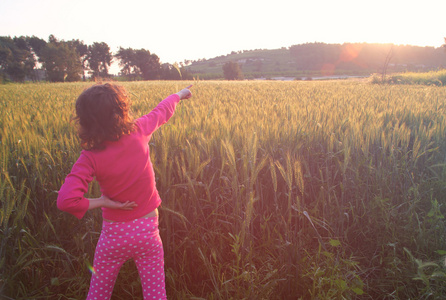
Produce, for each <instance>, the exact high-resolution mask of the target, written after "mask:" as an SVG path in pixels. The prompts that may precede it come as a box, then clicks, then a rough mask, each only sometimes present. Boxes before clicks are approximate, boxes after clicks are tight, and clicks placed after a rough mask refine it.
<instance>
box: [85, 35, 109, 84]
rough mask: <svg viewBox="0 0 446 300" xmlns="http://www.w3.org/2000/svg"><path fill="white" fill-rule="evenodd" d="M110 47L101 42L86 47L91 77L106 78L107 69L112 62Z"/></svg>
mask: <svg viewBox="0 0 446 300" xmlns="http://www.w3.org/2000/svg"><path fill="white" fill-rule="evenodd" d="M112 57H113V56H112V54H111V52H110V47H109V46H108V45H107V44H106V43H104V42H102V43H97V42H94V43H93V45H90V46H88V54H87V61H88V65H89V67H90V70H91V71H92V76H93V77H108V76H109V74H108V68H109V67H110V64H111V61H112Z"/></svg>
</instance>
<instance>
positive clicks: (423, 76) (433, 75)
mask: <svg viewBox="0 0 446 300" xmlns="http://www.w3.org/2000/svg"><path fill="white" fill-rule="evenodd" d="M371 83H374V84H419V85H428V86H444V85H446V70H440V71H431V72H425V73H414V72H407V73H398V74H391V75H388V76H386V77H385V78H384V80H383V78H382V76H381V74H373V75H372V77H371Z"/></svg>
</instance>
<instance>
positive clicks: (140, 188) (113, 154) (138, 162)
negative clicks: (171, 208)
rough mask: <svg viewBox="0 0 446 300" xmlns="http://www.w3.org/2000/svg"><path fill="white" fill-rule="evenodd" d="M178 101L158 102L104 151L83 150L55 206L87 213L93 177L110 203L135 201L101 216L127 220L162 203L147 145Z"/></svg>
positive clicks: (80, 214)
mask: <svg viewBox="0 0 446 300" xmlns="http://www.w3.org/2000/svg"><path fill="white" fill-rule="evenodd" d="M179 101H180V97H179V96H178V95H177V94H173V95H170V96H169V97H167V98H166V99H164V100H163V101H161V102H160V103H159V104H158V105H157V107H155V108H154V109H153V110H152V111H151V112H150V113H149V114H147V115H145V116H143V117H141V118H139V119H138V120H137V121H136V122H135V125H136V126H135V130H134V131H133V132H132V133H131V134H129V135H125V136H122V137H121V138H120V139H119V140H118V141H116V142H106V148H105V149H103V150H91V151H87V150H83V151H82V152H81V155H80V157H79V159H78V160H77V161H76V163H75V164H74V165H73V168H72V170H71V173H70V174H68V176H67V177H66V178H65V182H64V184H63V185H62V187H61V188H60V191H59V195H58V197H57V207H58V208H59V209H60V210H63V211H66V212H69V213H70V214H72V215H74V216H75V217H77V218H78V219H81V218H82V217H83V216H84V214H85V213H86V212H87V210H88V206H89V200H88V199H86V198H85V196H84V194H85V193H87V191H88V184H89V183H90V182H91V181H92V180H93V178H94V177H96V180H97V181H98V182H99V185H100V186H101V192H102V194H103V195H105V196H107V197H109V198H110V199H112V200H115V201H120V202H126V201H134V202H136V204H138V206H137V207H136V208H134V209H133V210H119V209H110V208H105V207H103V208H102V217H103V218H104V219H107V220H112V221H118V222H122V221H130V220H133V219H137V218H140V217H142V216H144V215H146V214H148V213H149V212H151V211H153V210H154V209H155V208H157V207H158V206H159V205H160V204H161V199H160V197H159V195H158V191H157V189H156V183H155V173H154V171H153V167H152V162H151V161H150V155H149V145H148V142H149V140H150V137H151V135H152V133H153V132H154V131H155V130H156V129H158V128H159V127H160V126H161V125H163V124H164V123H166V122H167V121H168V120H169V119H170V117H171V116H172V115H173V113H174V111H175V107H176V105H177V104H178V102H179Z"/></svg>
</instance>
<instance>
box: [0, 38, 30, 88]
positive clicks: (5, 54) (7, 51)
mask: <svg viewBox="0 0 446 300" xmlns="http://www.w3.org/2000/svg"><path fill="white" fill-rule="evenodd" d="M35 65H36V59H35V57H34V55H33V54H32V52H31V48H30V47H29V45H28V43H27V42H26V38H25V37H23V36H22V37H14V38H11V37H0V72H1V73H3V74H6V75H8V76H9V77H10V78H11V79H12V80H13V81H20V82H21V81H24V80H25V77H26V76H30V75H32V72H33V69H34V66H35Z"/></svg>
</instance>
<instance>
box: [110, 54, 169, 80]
mask: <svg viewBox="0 0 446 300" xmlns="http://www.w3.org/2000/svg"><path fill="white" fill-rule="evenodd" d="M115 57H116V58H117V59H119V65H120V66H121V67H122V68H121V74H122V75H124V76H128V77H134V79H135V78H136V77H142V78H143V79H145V80H153V79H158V78H159V77H160V75H161V65H160V61H159V57H158V56H157V55H156V54H151V53H150V51H148V50H145V49H138V50H134V49H132V48H128V49H124V48H119V51H118V53H117V54H116V55H115Z"/></svg>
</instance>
